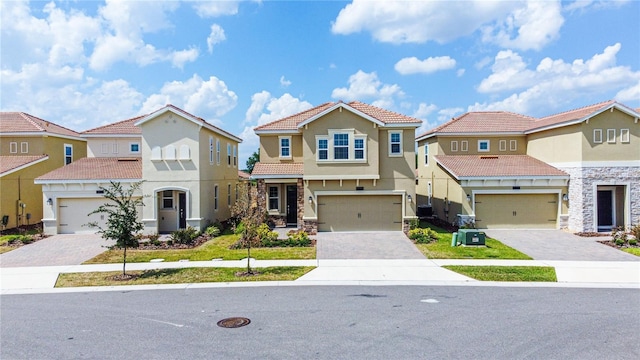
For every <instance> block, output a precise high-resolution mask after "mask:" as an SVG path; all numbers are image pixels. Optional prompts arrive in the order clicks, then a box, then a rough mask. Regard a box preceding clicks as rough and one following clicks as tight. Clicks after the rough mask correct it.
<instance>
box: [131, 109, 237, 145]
mask: <svg viewBox="0 0 640 360" xmlns="http://www.w3.org/2000/svg"><path fill="white" fill-rule="evenodd" d="M167 112H171V113H173V114H176V115H178V116H180V117H183V118H185V119H187V120H189V121H191V122H193V123H195V124H197V125H199V126H202V127H204V128H207V129H209V130H211V131H213V132H215V133H217V134H220V135H222V136H225V137H228V138H230V139H232V140H234V141H237V142H239V143H240V142H242V139H240V138H239V137H237V136H235V135H233V134H231V133H229V132H227V131H224V130H222V129H220V128H219V127H217V126H215V125H212V124H210V123H208V122H207V121H206V120H204V119H203V118H201V117H197V116H195V115H192V114H190V113H188V112H186V111H184V110H182V109H180V108H179V107H177V106H174V105H172V104H167V105H165V106H164V107H162V108H160V109H158V110H156V111H154V112H152V113H150V114H147V115H144V116H142V117H141V118H139V119H138V121H136V122H135V123H134V125H135V126H140V125H142V124H144V123H146V122H147V121H150V120H152V119H155V118H156V117H158V116H160V115H162V114H165V113H167Z"/></svg>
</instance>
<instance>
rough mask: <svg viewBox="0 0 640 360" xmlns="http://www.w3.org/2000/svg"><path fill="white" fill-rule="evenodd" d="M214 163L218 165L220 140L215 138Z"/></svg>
mask: <svg viewBox="0 0 640 360" xmlns="http://www.w3.org/2000/svg"><path fill="white" fill-rule="evenodd" d="M216 163H217V164H218V165H220V140H218V139H216Z"/></svg>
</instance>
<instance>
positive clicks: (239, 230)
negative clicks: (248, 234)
mask: <svg viewBox="0 0 640 360" xmlns="http://www.w3.org/2000/svg"><path fill="white" fill-rule="evenodd" d="M246 227H247V226H246V225H245V224H244V223H243V222H242V221H241V222H239V223H238V224H237V225H236V226H235V229H234V230H233V233H234V234H236V235H240V234H242V233H243V232H244V230H245V228H246Z"/></svg>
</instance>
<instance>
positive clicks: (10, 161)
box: [0, 155, 47, 174]
mask: <svg viewBox="0 0 640 360" xmlns="http://www.w3.org/2000/svg"><path fill="white" fill-rule="evenodd" d="M46 157H47V155H35V156H0V174H4V173H5V172H7V171H10V170H13V169H16V168H19V167H20V166H24V165H27V164H29V163H32V162H35V161H38V160H40V159H44V158H46Z"/></svg>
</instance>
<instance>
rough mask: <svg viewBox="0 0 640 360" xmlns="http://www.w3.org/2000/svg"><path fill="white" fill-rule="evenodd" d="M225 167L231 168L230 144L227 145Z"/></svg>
mask: <svg viewBox="0 0 640 360" xmlns="http://www.w3.org/2000/svg"><path fill="white" fill-rule="evenodd" d="M227 165H228V166H231V144H229V143H227Z"/></svg>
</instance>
